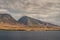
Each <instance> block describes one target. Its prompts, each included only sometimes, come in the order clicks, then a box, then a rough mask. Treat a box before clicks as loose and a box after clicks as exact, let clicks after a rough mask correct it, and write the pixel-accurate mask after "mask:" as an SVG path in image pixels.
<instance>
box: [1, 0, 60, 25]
mask: <svg viewBox="0 0 60 40" xmlns="http://www.w3.org/2000/svg"><path fill="white" fill-rule="evenodd" d="M0 12H7V13H9V14H11V15H12V16H13V17H14V18H15V19H16V20H18V19H19V18H20V17H21V16H30V17H32V18H35V19H39V20H42V21H46V22H50V23H53V24H57V25H60V0H0Z"/></svg>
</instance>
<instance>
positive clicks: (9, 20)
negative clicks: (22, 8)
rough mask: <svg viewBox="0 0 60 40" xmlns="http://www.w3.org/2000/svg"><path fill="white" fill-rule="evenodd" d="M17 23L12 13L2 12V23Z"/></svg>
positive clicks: (0, 18) (0, 17)
mask: <svg viewBox="0 0 60 40" xmlns="http://www.w3.org/2000/svg"><path fill="white" fill-rule="evenodd" d="M1 22H3V23H10V24H15V23H16V20H15V19H14V18H13V17H12V16H11V15H10V14H0V23H1Z"/></svg>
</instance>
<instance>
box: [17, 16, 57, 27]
mask: <svg viewBox="0 0 60 40" xmlns="http://www.w3.org/2000/svg"><path fill="white" fill-rule="evenodd" d="M18 22H19V23H21V24H24V25H28V26H32V27H33V26H40V27H41V26H43V27H44V26H46V27H52V26H57V25H54V24H51V23H48V22H43V21H40V20H37V19H34V18H31V17H28V16H23V17H21V18H20V19H19V20H18Z"/></svg>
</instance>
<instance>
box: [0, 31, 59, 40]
mask: <svg viewBox="0 0 60 40" xmlns="http://www.w3.org/2000/svg"><path fill="white" fill-rule="evenodd" d="M0 40H60V31H0Z"/></svg>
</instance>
